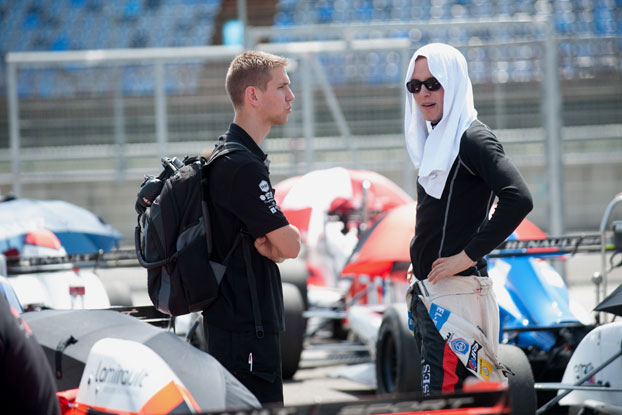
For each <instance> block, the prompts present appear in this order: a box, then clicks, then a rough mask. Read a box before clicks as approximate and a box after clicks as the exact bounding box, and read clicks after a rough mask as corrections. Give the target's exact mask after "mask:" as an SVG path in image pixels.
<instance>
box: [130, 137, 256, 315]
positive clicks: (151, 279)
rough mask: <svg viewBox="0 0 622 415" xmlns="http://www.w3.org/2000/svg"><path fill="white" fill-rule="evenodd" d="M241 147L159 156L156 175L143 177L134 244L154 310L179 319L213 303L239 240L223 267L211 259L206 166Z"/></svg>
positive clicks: (139, 194)
mask: <svg viewBox="0 0 622 415" xmlns="http://www.w3.org/2000/svg"><path fill="white" fill-rule="evenodd" d="M243 149H245V147H243V146H242V145H240V144H237V143H227V144H219V145H217V146H216V148H215V149H214V152H213V153H212V155H211V156H210V158H209V159H208V160H206V159H204V158H202V157H200V158H199V157H187V156H186V157H185V158H184V160H183V161H179V160H178V159H177V158H173V159H170V158H168V157H164V158H162V165H163V167H164V170H163V171H162V172H161V173H160V175H158V176H157V177H155V176H147V177H145V180H144V182H143V184H142V185H141V188H140V190H139V192H138V195H137V201H136V212H137V213H138V225H137V226H136V229H135V231H134V243H135V248H136V255H137V257H138V262H139V263H140V265H142V266H143V267H145V268H147V290H148V293H149V298H150V299H151V301H152V303H153V305H154V306H155V307H156V308H157V309H158V310H159V311H161V312H164V313H166V314H170V315H173V316H179V315H183V314H188V313H191V312H196V311H202V310H203V309H205V308H206V307H208V306H209V305H210V304H211V303H212V302H213V301H214V300H215V299H216V297H217V295H218V286H219V285H220V282H221V281H222V278H223V275H224V273H225V269H226V266H227V263H228V261H229V258H230V256H231V253H232V252H233V250H234V249H235V248H236V247H237V245H238V243H239V241H240V238H241V236H240V235H238V237H237V238H236V240H235V242H234V244H233V246H232V247H231V249H230V250H229V253H228V254H227V256H226V258H225V259H224V260H223V263H222V264H221V263H217V262H214V261H212V260H210V257H211V254H212V243H213V241H212V239H213V235H212V232H211V225H210V219H209V218H210V217H209V209H208V203H207V202H206V199H205V197H204V193H203V191H204V189H205V188H206V187H205V186H207V177H206V175H207V173H206V171H207V169H206V168H207V166H209V164H210V163H212V162H213V161H214V160H215V159H216V158H218V157H220V156H222V155H225V154H228V153H231V152H233V151H238V150H243Z"/></svg>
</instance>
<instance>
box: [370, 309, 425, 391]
mask: <svg viewBox="0 0 622 415" xmlns="http://www.w3.org/2000/svg"><path fill="white" fill-rule="evenodd" d="M376 383H377V390H378V393H408V392H411V393H412V392H420V391H421V358H420V356H419V350H418V349H417V344H416V342H415V337H414V336H413V334H412V332H411V331H410V330H409V329H408V315H407V311H406V304H405V303H401V304H394V305H392V306H391V307H389V308H388V309H387V311H385V313H384V316H383V318H382V323H381V324H380V329H379V330H378V340H377V341H376Z"/></svg>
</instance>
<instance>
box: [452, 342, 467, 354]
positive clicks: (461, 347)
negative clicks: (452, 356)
mask: <svg viewBox="0 0 622 415" xmlns="http://www.w3.org/2000/svg"><path fill="white" fill-rule="evenodd" d="M451 348H452V349H453V350H454V352H456V353H460V354H466V353H467V351H469V344H468V343H467V342H466V341H465V340H464V339H455V340H452V341H451Z"/></svg>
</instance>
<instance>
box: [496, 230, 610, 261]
mask: <svg viewBox="0 0 622 415" xmlns="http://www.w3.org/2000/svg"><path fill="white" fill-rule="evenodd" d="M601 248H602V236H601V235H600V234H585V235H568V236H555V237H547V238H543V239H521V240H506V241H503V243H502V244H501V245H499V246H498V247H497V248H496V249H495V250H494V251H492V252H491V253H490V257H492V258H498V257H510V256H531V255H566V254H570V255H574V254H576V253H578V252H581V253H595V252H600V251H601ZM617 248H618V249H622V247H617ZM614 249H616V246H615V244H614V243H613V242H606V243H605V250H606V251H613V250H614Z"/></svg>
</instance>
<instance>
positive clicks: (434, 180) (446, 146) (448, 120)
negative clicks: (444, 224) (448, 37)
mask: <svg viewBox="0 0 622 415" xmlns="http://www.w3.org/2000/svg"><path fill="white" fill-rule="evenodd" d="M419 56H424V57H426V58H427V60H428V67H429V68H430V72H431V73H432V75H433V76H434V77H435V78H436V79H437V80H438V81H439V82H440V83H441V85H442V86H443V89H444V91H445V95H444V99H443V118H442V119H441V121H440V122H439V123H438V124H437V125H436V126H435V127H434V129H432V128H431V125H430V123H429V122H426V120H425V119H424V118H423V115H422V114H421V111H420V110H419V108H418V107H417V104H416V102H415V99H414V98H413V94H411V93H409V92H407V93H406V111H405V117H404V133H405V136H406V149H407V150H408V154H409V155H410V158H411V160H412V161H413V164H414V165H415V167H416V168H418V169H419V183H420V184H421V186H423V188H424V189H425V191H426V193H427V194H429V195H430V196H432V197H434V198H436V199H440V198H441V195H442V194H443V189H444V188H445V183H446V182H447V176H448V175H449V170H450V169H451V166H452V164H453V163H454V160H455V159H456V157H457V155H458V151H459V150H460V138H461V137H462V134H464V132H465V131H466V129H467V128H469V126H470V125H471V123H472V122H473V121H474V120H475V119H476V118H477V111H476V110H475V106H474V105H473V87H472V85H471V80H470V79H469V74H468V69H467V63H466V59H465V58H464V56H463V55H462V54H461V53H460V52H459V51H458V50H457V49H456V48H454V47H452V46H449V45H445V44H443V43H430V44H428V45H426V46H423V47H421V48H420V49H419V50H417V51H416V52H415V54H414V55H413V57H412V59H411V60H410V64H409V65H408V71H407V73H406V80H405V82H408V81H410V79H411V77H412V75H413V72H414V70H415V61H416V60H417V57H419ZM423 80H424V79H420V81H423Z"/></svg>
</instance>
